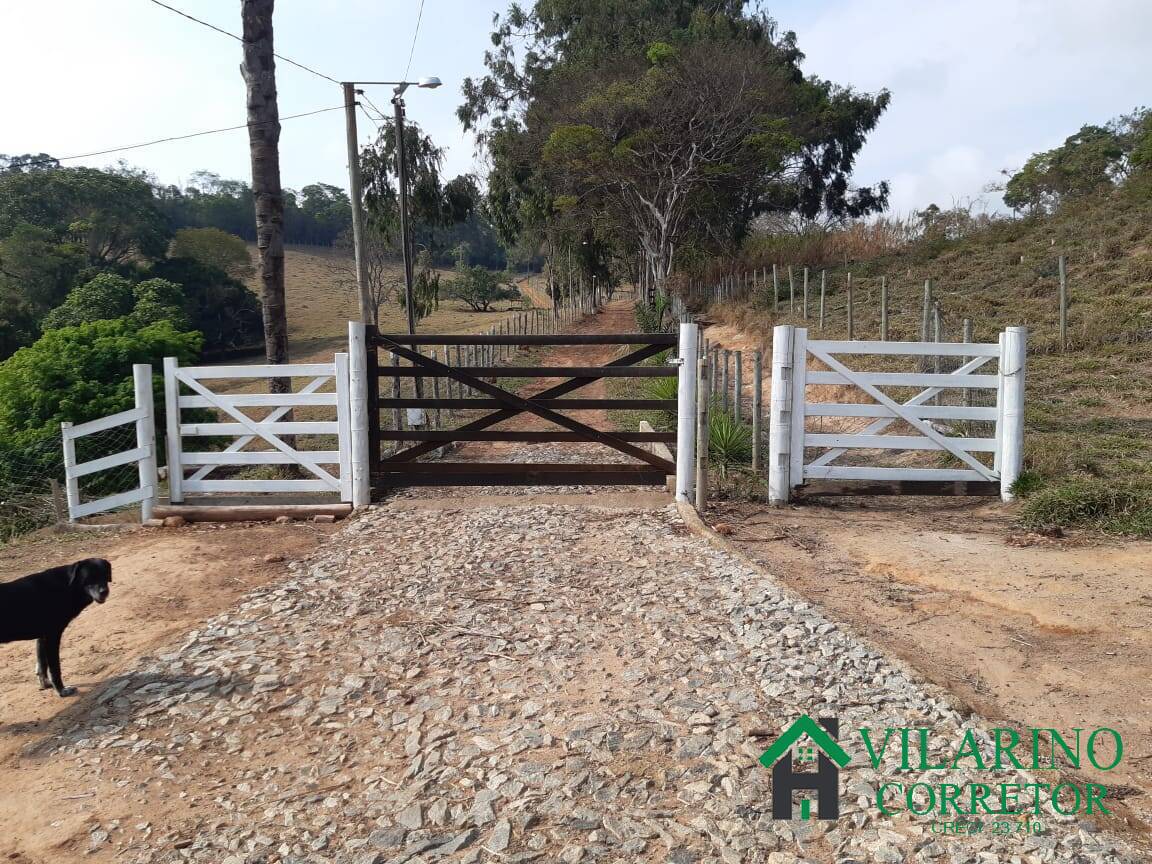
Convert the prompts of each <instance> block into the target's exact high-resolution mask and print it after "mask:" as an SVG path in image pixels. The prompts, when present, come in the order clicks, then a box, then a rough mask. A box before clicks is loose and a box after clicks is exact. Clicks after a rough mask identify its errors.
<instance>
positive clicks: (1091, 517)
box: [1020, 480, 1152, 537]
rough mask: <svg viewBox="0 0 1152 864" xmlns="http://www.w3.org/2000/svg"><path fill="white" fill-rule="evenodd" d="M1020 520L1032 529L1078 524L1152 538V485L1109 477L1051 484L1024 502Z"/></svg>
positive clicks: (1084, 526) (1100, 529)
mask: <svg viewBox="0 0 1152 864" xmlns="http://www.w3.org/2000/svg"><path fill="white" fill-rule="evenodd" d="M1020 519H1021V521H1022V522H1023V523H1024V524H1025V525H1027V526H1029V527H1033V528H1049V527H1054V526H1055V527H1078V528H1090V529H1093V530H1097V531H1104V532H1107V533H1110V534H1131V535H1136V536H1139V537H1152V487H1150V486H1147V485H1137V484H1132V483H1127V484H1125V483H1116V482H1113V481H1106V480H1075V481H1072V482H1069V483H1062V484H1058V485H1053V486H1048V487H1045V488H1043V489H1041V490H1039V491H1038V492H1035V493H1034V494H1032V495H1031V496H1030V497H1029V498H1028V499H1027V500H1026V501H1025V503H1024V507H1023V509H1022V510H1021V513H1020Z"/></svg>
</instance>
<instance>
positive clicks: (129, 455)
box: [64, 447, 152, 477]
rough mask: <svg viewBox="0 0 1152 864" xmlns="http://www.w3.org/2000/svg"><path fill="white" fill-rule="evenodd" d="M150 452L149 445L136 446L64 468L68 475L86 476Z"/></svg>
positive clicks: (128, 461)
mask: <svg viewBox="0 0 1152 864" xmlns="http://www.w3.org/2000/svg"><path fill="white" fill-rule="evenodd" d="M151 452H152V448H151V447H137V448H135V449H134V450H125V451H124V452H123V453H113V454H112V455H111V456H104V457H101V458H100V459H93V460H92V461H91V462H83V463H81V464H79V465H77V466H75V467H73V468H65V469H64V470H65V471H66V472H67V475H68V476H69V477H87V476H88V475H89V474H95V473H96V472H98V471H107V470H108V469H109V468H118V467H119V466H121V465H127V464H128V463H130V462H138V461H139V460H141V459H143V458H144V457H145V456H148V455H149V454H151Z"/></svg>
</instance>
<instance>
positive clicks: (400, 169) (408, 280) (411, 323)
mask: <svg viewBox="0 0 1152 864" xmlns="http://www.w3.org/2000/svg"><path fill="white" fill-rule="evenodd" d="M392 105H393V106H394V107H395V108H396V124H395V125H396V182H397V184H398V185H399V186H400V246H401V249H402V251H403V254H404V308H405V310H406V311H407V312H408V333H409V334H410V335H411V334H413V333H415V332H416V310H415V308H414V302H413V300H414V298H413V297H412V240H411V238H410V237H409V236H408V160H407V159H406V158H405V156H404V97H403V96H401V95H400V94H399V93H397V94H396V95H395V96H393V97H392ZM417 381H419V379H417ZM417 386H419V384H417Z"/></svg>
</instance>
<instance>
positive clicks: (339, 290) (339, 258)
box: [248, 246, 547, 362]
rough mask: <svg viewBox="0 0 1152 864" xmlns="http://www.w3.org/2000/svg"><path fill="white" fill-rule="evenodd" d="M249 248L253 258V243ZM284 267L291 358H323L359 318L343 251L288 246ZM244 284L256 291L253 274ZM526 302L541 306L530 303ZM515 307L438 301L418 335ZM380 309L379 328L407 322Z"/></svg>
mask: <svg viewBox="0 0 1152 864" xmlns="http://www.w3.org/2000/svg"><path fill="white" fill-rule="evenodd" d="M250 250H251V252H252V258H253V261H255V260H256V250H255V247H254V246H252V247H250ZM284 267H285V271H286V276H285V293H286V296H287V301H288V340H289V350H290V352H291V357H292V360H293V361H299V362H302V361H308V360H312V359H323V358H325V357H329V356H330V355H331V354H332V353H333V352H335V351H342V350H345V349H344V348H343V347H342V346H344V345H346V343H347V341H348V322H349V321H352V320H356V319H358V318H359V316H360V313H359V306H358V304H357V299H356V293H355V285H354V279H355V276H354V275H353V270H352V264H351V259H350V258H349V256H348V253H347V252H344V251H341V250H335V249H326V248H323V247H315V246H296V247H292V246H290V247H288V248H287V249H286V250H285V253H284ZM439 272H440V276H441V279H442V280H445V281H446V280H448V279H450V278H452V271H451V270H441V271H439ZM248 284H249V287H251V288H252V290H253V291H255V292H256V293H257V294H259V293H260V285H259V281H258V279H257V277H255V276H253V277H252V278H251V279H249V280H248ZM443 284H444V282H443V281H442V282H441V285H443ZM539 294H540V292H536V295H539ZM536 295H530V296H529V300H530V301H531V300H535V299H542V300H545V301H546V299H547V297H546V295H543V296H542V297H537V296H536ZM529 305H530V306H531V305H543V304H542V303H541V304H533V303H531V302H530V303H529ZM521 308H522V307H521V306H519V305H517V304H510V303H500V304H497V306H495V307H493V309H492V311H490V312H473V311H472V310H471V309H469V308H468V307H467V306H465V305H464V304H463V303H461V302H460V301H458V300H448V299H442V300H441V301H440V308H439V309H437V310H436V311H435V312H433V313H432V314H431V315H430V316H429V317H427V318H425V319H423V320H422V321H420V323H419V325H418V326H419V329H420V331H421V332H424V333H476V332H480V331H483V330H487V329H488V328H489V327H491V326H493V325H496V324H499V323H500V322H502V321H505V320H507V319H508V318H510V317H512V315H514V314H516V312H518V311H519V310H520V309H521ZM381 311H382V321H381V326H382V328H383V329H385V330H387V331H389V332H392V333H403V332H405V330H406V329H407V320H406V319H405V317H404V310H403V309H401V308H400V306H399V305H398V304H396V303H389V304H387V305H386V306H385V307H384V309H382V310H381Z"/></svg>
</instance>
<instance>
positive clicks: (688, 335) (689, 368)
mask: <svg viewBox="0 0 1152 864" xmlns="http://www.w3.org/2000/svg"><path fill="white" fill-rule="evenodd" d="M699 344H700V325H698V324H695V323H693V322H691V321H682V322H680V373H679V387H678V388H677V394H676V500H677V501H690V500H691V499H692V481H693V480H694V479H695V478H694V474H695V472H696V358H697V354H698V353H699Z"/></svg>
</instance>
